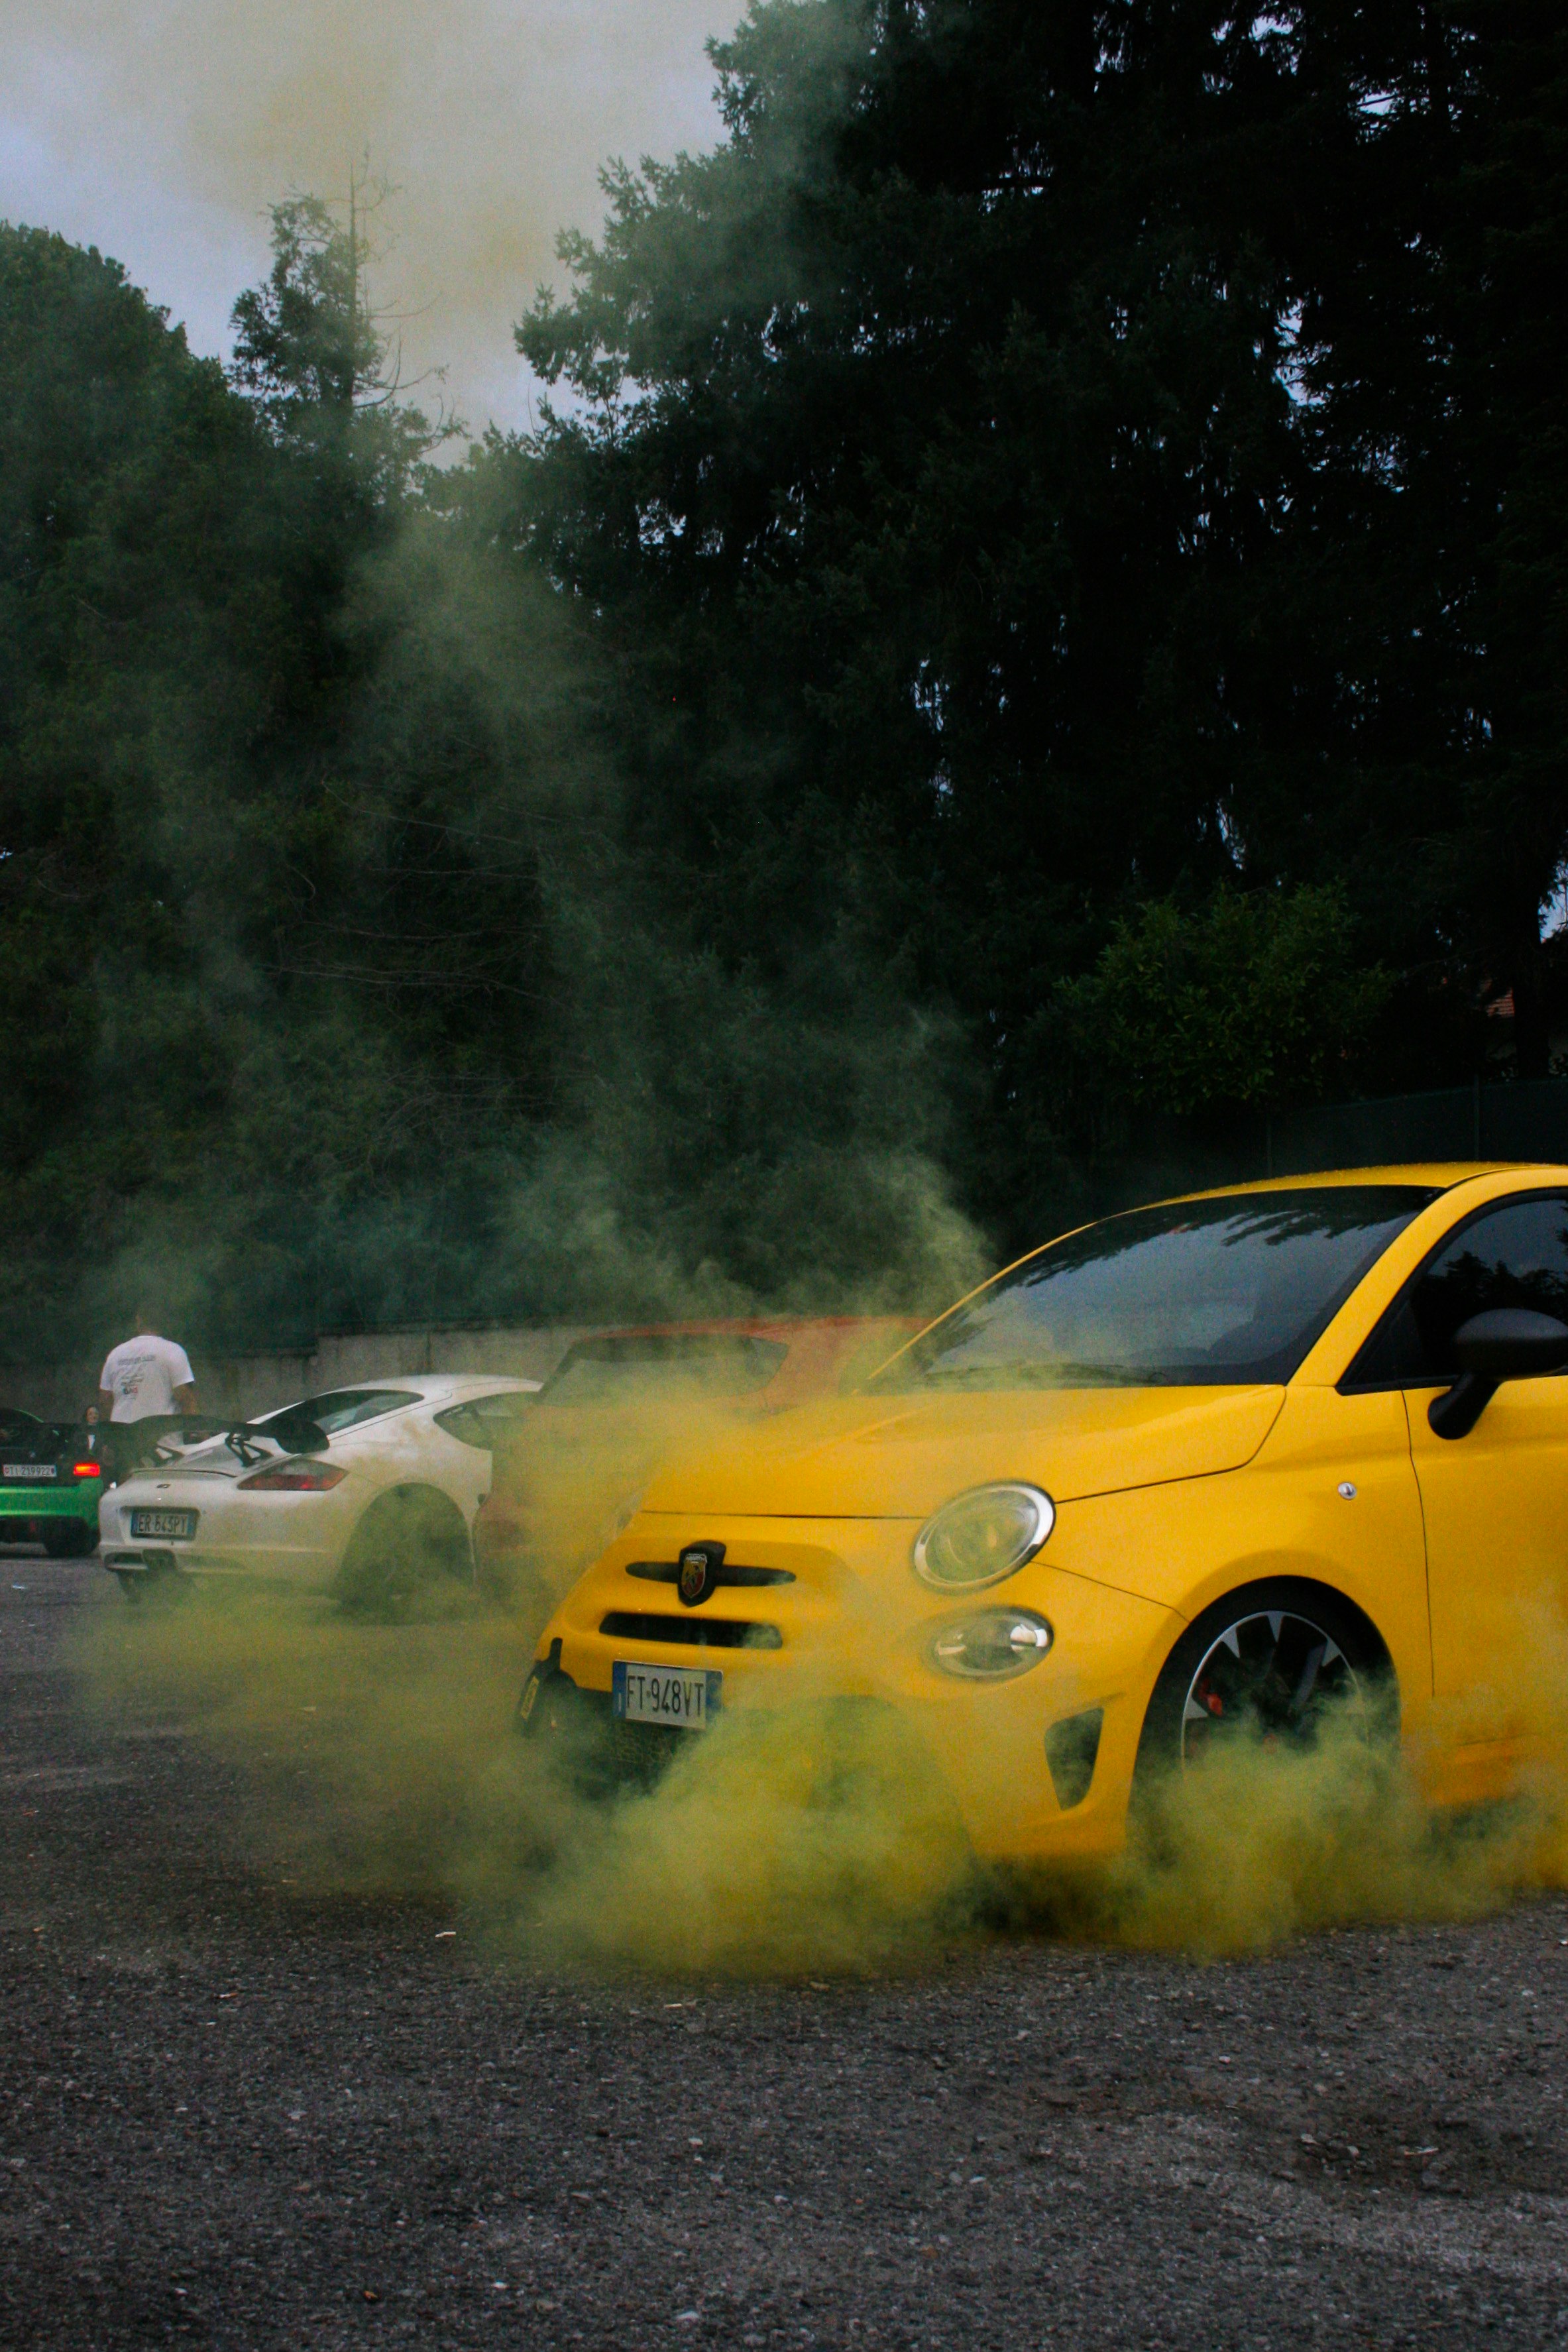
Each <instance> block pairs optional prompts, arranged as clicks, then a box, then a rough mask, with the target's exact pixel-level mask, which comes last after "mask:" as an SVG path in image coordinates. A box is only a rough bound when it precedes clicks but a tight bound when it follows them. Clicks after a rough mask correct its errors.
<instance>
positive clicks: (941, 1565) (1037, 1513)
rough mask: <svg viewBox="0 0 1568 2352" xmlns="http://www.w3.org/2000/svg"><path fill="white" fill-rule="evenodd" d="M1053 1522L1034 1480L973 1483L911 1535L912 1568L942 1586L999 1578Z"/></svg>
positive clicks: (1034, 1547) (1053, 1510)
mask: <svg viewBox="0 0 1568 2352" xmlns="http://www.w3.org/2000/svg"><path fill="white" fill-rule="evenodd" d="M1056 1523H1057V1507H1056V1505H1055V1504H1054V1503H1053V1502H1052V1500H1051V1498H1050V1496H1048V1495H1042V1494H1041V1492H1040V1490H1039V1488H1038V1487H1037V1486H974V1487H972V1488H971V1490H970V1492H969V1493H968V1494H967V1495H955V1496H953V1498H952V1502H951V1503H944V1504H943V1505H942V1508H941V1510H940V1511H938V1512H937V1514H936V1516H935V1517H934V1518H930V1519H928V1520H927V1521H926V1523H925V1525H924V1527H923V1528H921V1531H920V1533H919V1535H918V1536H917V1537H916V1538H915V1554H914V1559H915V1574H916V1575H917V1576H921V1577H923V1578H924V1579H925V1580H926V1582H927V1583H928V1584H934V1585H935V1586H936V1587H937V1588H938V1590H939V1591H946V1592H955V1591H956V1592H963V1591H970V1592H973V1591H976V1590H977V1589H978V1588H979V1587H980V1586H981V1585H983V1584H999V1583H1000V1582H1001V1580H1002V1579H1003V1577H1005V1576H1011V1575H1012V1574H1013V1572H1014V1570H1016V1569H1020V1568H1022V1567H1023V1566H1024V1564H1025V1562H1026V1560H1031V1559H1034V1557H1035V1554H1036V1553H1037V1551H1038V1550H1039V1549H1040V1546H1041V1545H1042V1544H1043V1543H1044V1542H1045V1540H1046V1538H1047V1536H1048V1535H1049V1534H1050V1531H1051V1529H1052V1528H1054V1527H1055V1525H1056Z"/></svg>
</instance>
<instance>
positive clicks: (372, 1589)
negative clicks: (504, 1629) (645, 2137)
mask: <svg viewBox="0 0 1568 2352" xmlns="http://www.w3.org/2000/svg"><path fill="white" fill-rule="evenodd" d="M473 1573H474V1563H473V1552H472V1549H471V1547H470V1545H469V1542H468V1528H467V1527H466V1526H465V1524H464V1521H463V1515H462V1513H461V1512H460V1511H459V1510H458V1507H457V1505H456V1504H455V1503H454V1502H452V1501H451V1500H450V1499H449V1497H448V1496H446V1495H443V1494H440V1493H438V1492H437V1489H436V1488H435V1487H434V1486H395V1487H393V1488H392V1490H391V1492H390V1493H389V1494H385V1495H378V1496H377V1497H376V1499H375V1501H374V1503H373V1504H372V1505H371V1507H370V1508H369V1510H368V1511H366V1513H365V1515H364V1517H363V1518H362V1519H361V1521H360V1523H359V1525H358V1527H357V1528H355V1529H354V1531H353V1535H352V1536H351V1537H350V1538H349V1546H348V1549H347V1551H345V1553H344V1554H343V1562H342V1568H341V1569H340V1570H338V1581H337V1595H338V1599H339V1601H341V1602H342V1606H343V1608H344V1609H345V1610H347V1611H348V1612H351V1613H352V1614H353V1615H355V1616H365V1617H373V1616H374V1617H384V1616H390V1617H397V1616H405V1615H408V1614H412V1613H417V1612H419V1611H420V1609H421V1608H423V1607H425V1606H427V1605H428V1604H430V1603H431V1602H435V1603H437V1605H438V1604H439V1602H440V1601H441V1600H442V1598H443V1597H446V1596H455V1595H456V1593H457V1592H458V1591H459V1590H460V1589H461V1588H462V1587H464V1586H466V1585H470V1584H471V1583H472V1582H473Z"/></svg>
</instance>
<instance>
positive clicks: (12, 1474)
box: [0, 1405, 104, 1559]
mask: <svg viewBox="0 0 1568 2352" xmlns="http://www.w3.org/2000/svg"><path fill="white" fill-rule="evenodd" d="M103 1488H104V1461H103V1454H102V1442H101V1438H100V1433H99V1432H98V1431H97V1430H93V1429H87V1428H84V1427H82V1426H81V1425H80V1423H69V1422H53V1421H37V1420H35V1418H34V1416H33V1415H32V1414H31V1413H30V1412H17V1411H16V1408H15V1407H14V1406H11V1405H4V1406H0V1543H41V1544H42V1545H43V1547H44V1549H45V1550H46V1551H47V1553H48V1555H49V1558H50V1559H86V1558H87V1556H88V1554H89V1552H93V1551H96V1550H97V1549H98V1505H99V1498H100V1496H101V1495H102V1493H103Z"/></svg>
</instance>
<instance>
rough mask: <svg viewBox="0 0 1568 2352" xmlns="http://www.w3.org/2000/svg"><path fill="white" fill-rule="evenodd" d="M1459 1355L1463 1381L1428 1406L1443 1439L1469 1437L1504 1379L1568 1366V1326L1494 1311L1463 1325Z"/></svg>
mask: <svg viewBox="0 0 1568 2352" xmlns="http://www.w3.org/2000/svg"><path fill="white" fill-rule="evenodd" d="M1454 1357H1455V1360H1456V1362H1457V1363H1458V1367H1459V1377H1458V1380H1457V1381H1455V1383H1454V1385H1453V1387H1452V1388H1451V1389H1445V1390H1444V1391H1443V1394H1442V1395H1441V1396H1438V1397H1434V1398H1433V1400H1432V1402H1431V1403H1430V1404H1429V1405H1428V1406H1427V1408H1426V1418H1427V1420H1428V1422H1429V1423H1431V1425H1432V1430H1433V1433H1434V1434H1435V1435H1436V1436H1438V1437H1468V1435H1469V1433H1470V1432H1471V1430H1472V1429H1474V1427H1475V1425H1476V1423H1477V1422H1478V1421H1479V1419H1480V1417H1481V1415H1482V1413H1483V1412H1485V1411H1486V1409H1487V1407H1488V1405H1489V1404H1490V1402H1491V1401H1492V1399H1493V1397H1494V1396H1495V1395H1496V1394H1497V1392H1498V1390H1499V1388H1500V1385H1501V1383H1502V1382H1503V1381H1528V1380H1531V1379H1532V1378H1537V1377H1539V1375H1540V1374H1541V1373H1542V1372H1556V1371H1562V1370H1563V1369H1564V1367H1568V1323H1560V1322H1559V1321H1558V1319H1557V1318H1556V1316H1555V1315H1537V1314H1536V1313H1535V1311H1534V1309H1533V1308H1531V1307H1492V1308H1490V1309H1489V1311H1488V1313H1486V1314H1485V1315H1472V1316H1471V1318H1470V1319H1469V1321H1468V1323H1461V1324H1460V1326H1459V1328H1458V1330H1457V1331H1456V1332H1455V1334H1454Z"/></svg>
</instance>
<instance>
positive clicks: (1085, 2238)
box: [0, 1556, 1568, 2352]
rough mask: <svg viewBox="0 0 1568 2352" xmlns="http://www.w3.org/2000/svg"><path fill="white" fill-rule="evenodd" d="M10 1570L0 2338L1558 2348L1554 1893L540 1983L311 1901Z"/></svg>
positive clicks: (201, 1761)
mask: <svg viewBox="0 0 1568 2352" xmlns="http://www.w3.org/2000/svg"><path fill="white" fill-rule="evenodd" d="M0 1578H3V1582H0V1676H3V1682H0V1796H3V1801H4V1809H5V1811H4V1823H5V1834H4V1844H3V1849H0V1872H3V1880H0V2002H3V2007H0V2068H3V2070H4V2080H3V2094H0V2344H4V2346H5V2347H7V2352H24V2347H49V2352H57V2348H58V2347H70V2352H75V2347H92V2352H100V2347H103V2352H107V2348H108V2347H119V2346H132V2345H135V2346H140V2345H144V2344H151V2343H162V2342H164V2341H165V2340H167V2339H171V2338H178V2339H182V2340H185V2341H189V2342H192V2343H195V2344H200V2345H212V2346H224V2347H274V2346H276V2347H289V2352H295V2347H333V2346H338V2345H353V2346H359V2345H374V2344H376V2343H384V2342H396V2343H403V2342H412V2343H418V2344H424V2345H430V2346H440V2347H445V2346H468V2345H485V2346H489V2345H501V2344H505V2345H513V2344H516V2345H527V2346H529V2347H536V2346H537V2347H549V2346H556V2345H559V2346H574V2345H588V2346H598V2345H604V2346H612V2345H614V2346H617V2347H625V2346H637V2347H643V2346H650V2347H657V2346H663V2345H671V2346H700V2345H702V2344H709V2345H725V2346H729V2345H745V2346H752V2345H755V2346H768V2347H773V2346H780V2345H788V2346H792V2347H794V2346H805V2345H822V2346H835V2347H851V2346H873V2345H878V2346H888V2347H904V2346H910V2347H913V2346H920V2347H931V2346H952V2347H966V2352H967V2347H991V2346H995V2347H1004V2346H1005V2347H1008V2352H1014V2347H1035V2346H1050V2347H1069V2346H1078V2345H1084V2346H1088V2345H1095V2346H1104V2345H1108V2344H1110V2345H1116V2346H1128V2347H1131V2346H1145V2345H1148V2346H1155V2345H1158V2346H1161V2347H1165V2346H1169V2345H1172V2344H1182V2345H1185V2346H1190V2347H1201V2352H1210V2347H1247V2352H1262V2347H1269V2346H1297V2345H1314V2346H1316V2345H1338V2344H1341V2343H1345V2344H1355V2345H1361V2344H1377V2345H1380V2346H1387V2345H1420V2346H1443V2347H1448V2346H1460V2345H1464V2346H1470V2345H1475V2344H1478V2343H1483V2342H1485V2343H1493V2342H1504V2341H1508V2342H1511V2343H1514V2344H1530V2345H1535V2344H1556V2343H1560V2342H1563V2343H1568V2127H1565V2124H1564V2116H1563V2091H1564V2085H1565V2083H1568V2066H1565V2063H1564V2054H1563V2017H1564V1990H1565V1989H1568V1906H1564V1905H1563V1903H1562V1902H1561V1901H1557V1900H1552V1901H1546V1902H1537V1903H1533V1904H1531V1905H1529V1906H1524V1907H1521V1908H1520V1909H1518V1910H1515V1911H1514V1912H1512V1913H1511V1914H1510V1916H1506V1917H1502V1918H1498V1919H1493V1920H1490V1921H1487V1922H1483V1923H1481V1924H1479V1925H1475V1926H1471V1927H1462V1928H1455V1927H1443V1928H1408V1929H1401V1930H1397V1931H1394V1932H1376V1933H1373V1932H1364V1933H1363V1932H1356V1933H1342V1934H1338V1935H1334V1936H1331V1937H1321V1938H1319V1939H1316V1940H1315V1941H1313V1942H1311V1943H1310V1944H1303V1945H1300V1946H1298V1947H1296V1948H1293V1949H1291V1950H1290V1951H1289V1952H1288V1953H1286V1954H1284V1955H1283V1956H1281V1957H1275V1958H1268V1959H1266V1960H1259V1961H1249V1962H1245V1963H1226V1964H1224V1965H1211V1966H1198V1965H1195V1964H1192V1963H1188V1962H1185V1961H1182V1960H1179V1959H1173V1958H1149V1957H1147V1956H1135V1955H1127V1954H1121V1953H1117V1952H1109V1951H1107V1952H1101V1951H1095V1950H1087V1949H1083V1948H1064V1947H1061V1946H1056V1945H1051V1944H1048V1943H1044V1942H1026V1941H1017V1942H1013V1943H1002V1944H998V1945H994V1946H991V1947H990V1948H986V1949H984V1950H982V1951H980V1952H979V1953H978V1954H976V1953H973V1952H972V1953H968V1954H965V1955H963V1956H961V1957H959V1958H956V1959H954V1960H953V1961H952V1964H951V1965H949V1966H948V1967H947V1968H945V1969H942V1970H939V1971H938V1972H935V1973H932V1974H929V1975H927V1976H925V1977H922V1978H920V1979H915V1980H912V1981H910V1980H904V1981H879V1982H874V1983H869V1984H866V1983H861V1984H850V1985H846V1984H838V1985H834V1986H828V1987H825V1988H818V1987H814V1986H812V1985H809V1984H807V1985H794V1986H784V1985H779V1986H762V1987H759V1986H756V1985H729V1986H713V1987H704V1988H701V1989H699V1990H693V1989H691V1988H690V1987H682V1986H679V1985H675V1986H672V1985H668V1984H660V1983H657V1982H654V1983H644V1984H638V1985H633V1986H628V1985H627V1984H626V1983H625V1982H621V1983H619V1984H616V1985H605V1984H593V1983H587V1984H582V1983H579V1984H573V1983H569V1982H563V1981H559V1980H554V1981H552V1980H547V1979H543V1978H541V1977H538V1976H535V1975H528V1974H520V1973H519V1972H518V1971H517V1970H516V1969H499V1968H497V1967H496V1966H495V1965H494V1964H493V1963H492V1962H491V1961H489V1960H488V1959H487V1958H485V1957H484V1956H483V1952H482V1949H481V1948H480V1947H479V1945H478V1944H477V1943H476V1942H475V1941H474V1940H473V1939H472V1938H469V1937H467V1935H466V1929H465V1923H464V1921H463V1919H462V1918H461V1917H460V1916H452V1917H450V1918H445V1917H441V1916H433V1915H432V1914H431V1913H430V1912H429V1911H428V1910H419V1909H416V1908H407V1909H397V1908H387V1907H376V1908H368V1907H359V1908H355V1907H351V1906H341V1907H337V1908H329V1909H325V1910H323V1909H322V1908H321V1906H319V1905H317V1906H313V1907H310V1906H301V1905H298V1904H285V1903H284V1902H283V1901H282V1900H281V1899H280V1898H279V1895H278V1894H277V1892H276V1891H271V1892H269V1891H268V1888H267V1886H266V1885H263V1884H262V1882H261V1880H260V1878H259V1876H258V1874H256V1873H255V1872H254V1871H253V1870H252V1868H251V1866H250V1864H249V1863H248V1862H247V1854H246V1844H245V1838H244V1834H243V1832H244V1792H243V1790H241V1789H240V1788H238V1787H237V1785H236V1784H235V1783H234V1782H233V1781H232V1780H230V1779H229V1778H228V1776H226V1774H225V1773H224V1772H223V1771H222V1770H221V1769H218V1768H217V1767H216V1766H215V1765H214V1763H213V1762H212V1761H211V1759H209V1758H208V1757H207V1756H205V1754H204V1753H203V1752H202V1751H201V1750H200V1749H199V1748H197V1747H195V1744H194V1743H192V1742H191V1741H190V1740H188V1739H187V1738H186V1737H185V1736H184V1733H183V1732H182V1729H181V1727H180V1725H179V1724H178V1723H174V1722H171V1723H168V1724H162V1725H159V1724H153V1725H148V1724H146V1723H140V1722H139V1723H135V1724H129V1723H128V1724H126V1725H124V1726H123V1727H122V1728H121V1729H120V1730H118V1731H116V1730H115V1729H113V1728H112V1727H110V1728H108V1729H106V1728H103V1727H92V1726H89V1725H86V1724H84V1722H83V1720H82V1719H81V1718H80V1717H79V1716H77V1715H76V1714H75V1713H73V1709H72V1705H71V1694H70V1687H69V1682H68V1676H67V1675H66V1673H65V1670H64V1666H63V1664H62V1659H61V1654H60V1653H61V1641H62V1635H63V1634H64V1633H65V1632H66V1630H67V1628H68V1624H69V1622H70V1621H71V1619H72V1616H73V1612H78V1611H79V1610H81V1609H83V1608H89V1607H117V1606H120V1605H121V1604H120V1602H119V1601H118V1596H117V1595H116V1594H115V1593H114V1592H113V1591H112V1589H111V1588H109V1586H108V1580H106V1579H104V1578H103V1577H102V1576H101V1574H100V1572H99V1571H97V1570H95V1569H93V1568H92V1567H91V1566H90V1565H89V1566H84V1567H76V1566H72V1565H66V1564H60V1565H56V1564H54V1563H50V1562H47V1561H44V1560H41V1559H37V1560H35V1559H17V1558H16V1557H14V1556H13V1557H11V1558H8V1559H0ZM16 1586H22V1587H24V1588H25V1589H24V1590H22V1591H17V1590H16V1589H15V1588H16ZM454 1931H455V1932H454Z"/></svg>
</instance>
